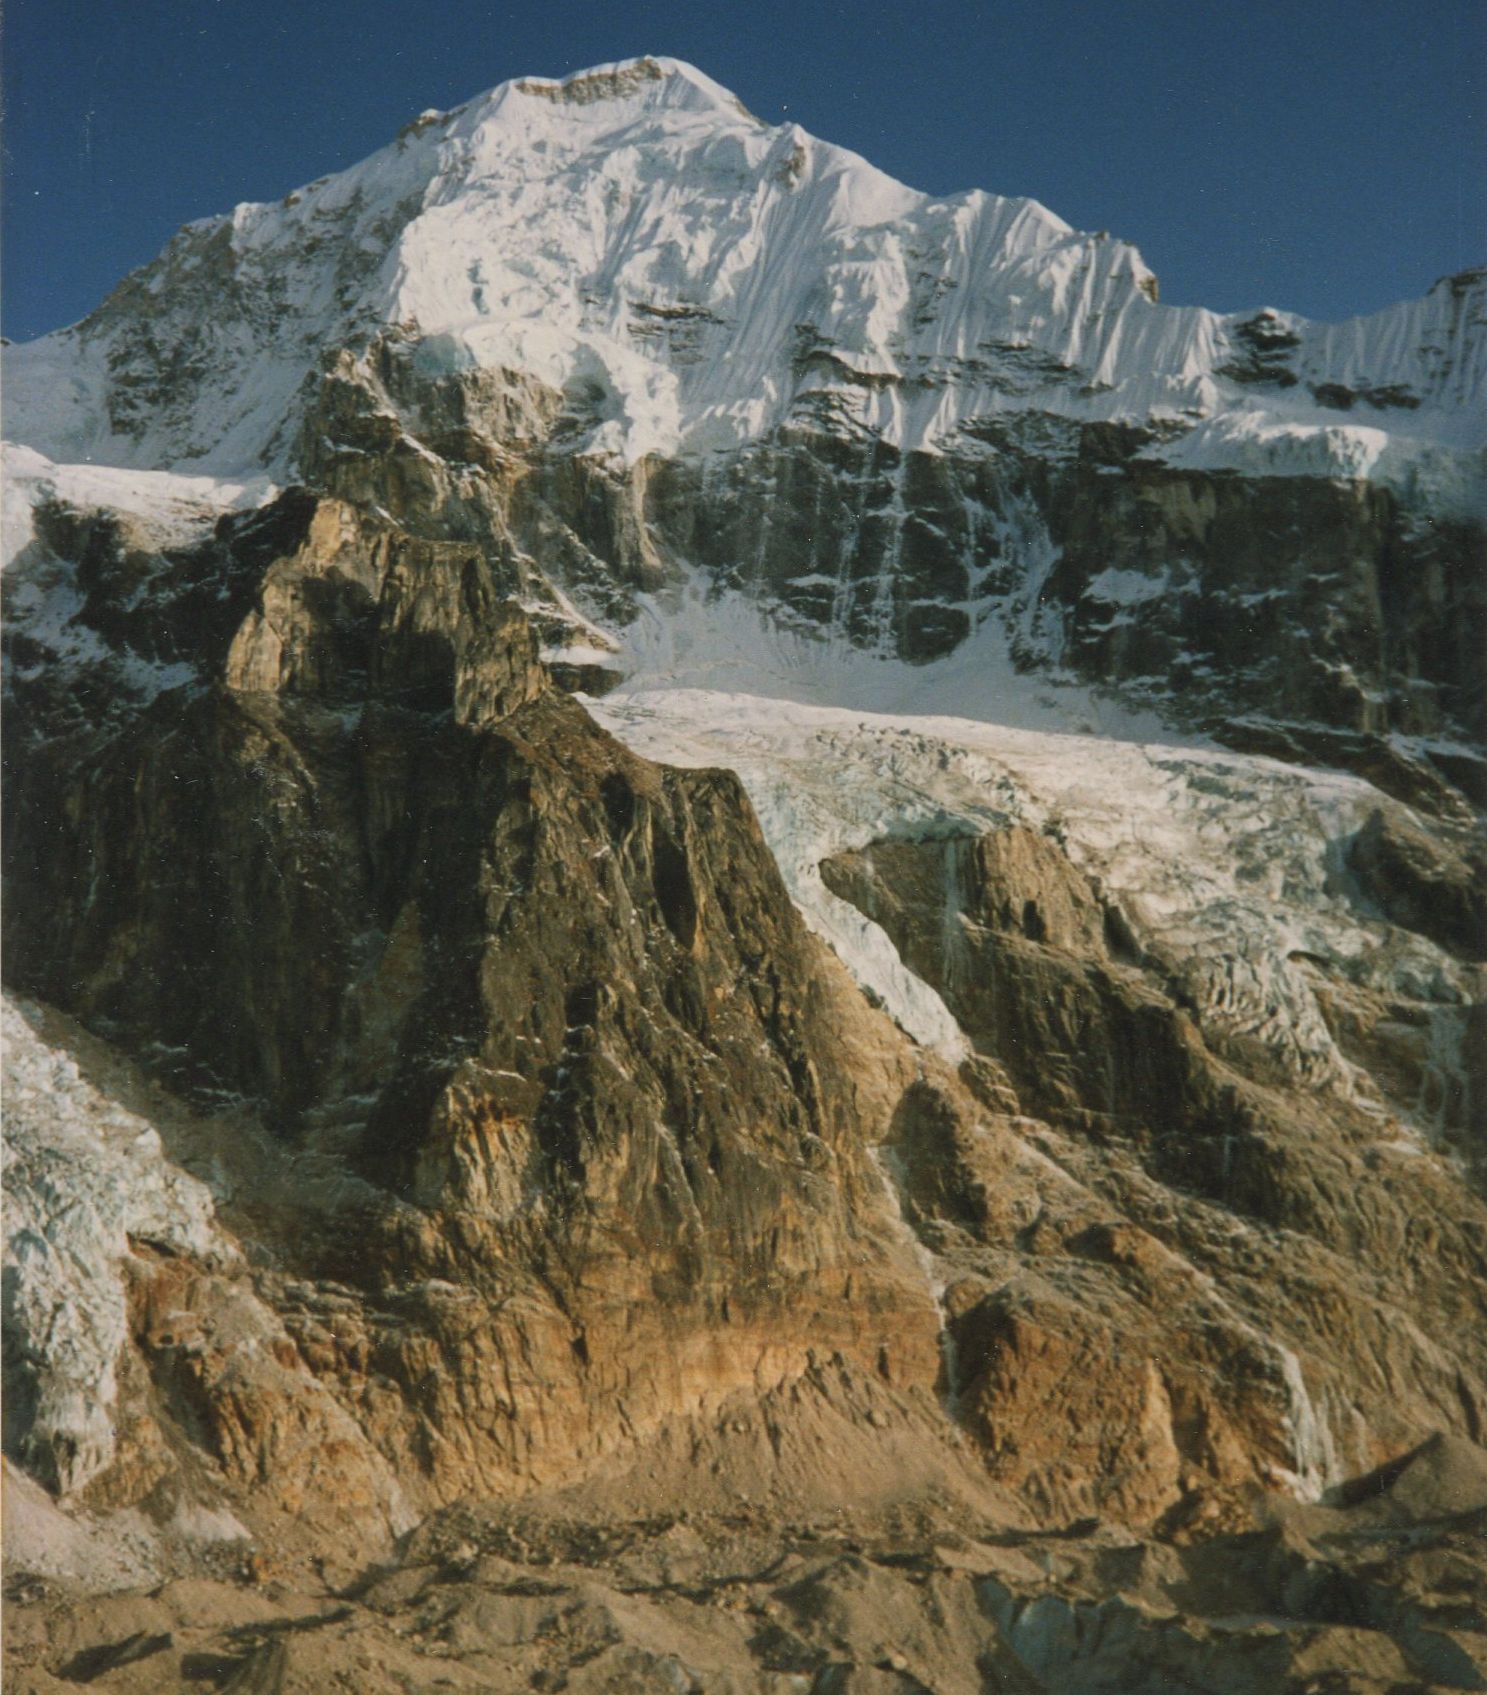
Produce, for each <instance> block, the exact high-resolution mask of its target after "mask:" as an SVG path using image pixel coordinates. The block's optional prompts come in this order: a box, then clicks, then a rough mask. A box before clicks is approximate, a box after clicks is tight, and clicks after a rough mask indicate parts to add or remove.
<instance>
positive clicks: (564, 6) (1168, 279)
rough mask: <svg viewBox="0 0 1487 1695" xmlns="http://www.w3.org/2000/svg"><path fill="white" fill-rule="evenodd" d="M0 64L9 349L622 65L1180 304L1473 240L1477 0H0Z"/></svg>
mask: <svg viewBox="0 0 1487 1695" xmlns="http://www.w3.org/2000/svg"><path fill="white" fill-rule="evenodd" d="M3 52H4V83H5V101H6V104H5V130H4V143H5V147H4V151H5V177H6V190H7V198H6V217H5V242H4V271H3V305H4V327H5V332H6V333H7V334H8V335H10V336H11V337H13V338H16V339H25V338H28V337H30V336H33V335H38V334H41V333H42V332H44V331H46V330H49V329H53V328H56V327H57V326H59V325H61V324H65V323H69V322H72V321H73V320H75V319H77V318H79V317H81V316H82V315H83V314H84V313H86V312H87V311H89V310H90V309H91V308H92V307H93V306H94V305H96V304H97V303H98V301H99V300H101V299H102V297H103V296H104V295H105V294H106V293H107V292H108V290H109V289H110V288H111V287H112V285H113V284H114V283H115V282H116V281H117V280H118V278H119V277H121V276H122V275H123V274H124V273H125V272H126V271H128V270H130V269H132V268H133V267H134V266H136V265H139V264H142V263H144V262H145V261H146V260H148V259H149V258H151V257H152V256H153V255H154V254H155V253H156V252H157V251H158V250H159V249H160V248H161V247H162V246H163V245H164V243H165V242H166V240H167V239H168V238H169V237H170V236H171V234H172V233H173V232H174V231H175V230H176V228H177V227H178V226H179V225H181V224H182V223H184V222H186V221H187V220H188V219H191V218H197V217H202V216H205V215H207V214H209V213H214V212H221V211H226V210H228V209H229V208H230V207H231V206H232V205H233V204H234V203H236V202H237V201H239V200H257V199H274V198H277V197H278V196H280V195H282V194H283V193H285V191H286V190H288V189H289V188H291V187H294V186H296V185H297V184H299V183H302V182H305V181H308V180H310V179H312V178H314V177H317V176H320V175H321V174H323V173H325V172H327V171H332V170H337V169H340V168H341V167H343V166H345V165H349V164H352V163H353V162H355V161H356V160H357V159H359V158H361V157H363V156H364V155H366V154H367V153H369V152H371V151H372V150H373V149H375V148H377V147H379V146H381V145H382V144H383V143H385V142H387V141H389V140H391V138H392V137H393V135H394V134H395V133H396V131H397V130H398V128H399V127H400V126H401V125H402V124H403V123H404V122H405V121H406V120H407V119H408V118H409V117H411V116H413V115H414V114H415V113H417V112H418V111H420V110H421V109H423V108H424V107H428V106H438V107H447V106H452V105H456V104H458V103H459V102H460V101H462V100H464V99H466V98H468V97H469V96H470V95H472V94H475V93H477V92H480V91H481V90H483V89H485V88H488V87H490V86H492V85H493V84H495V83H497V82H500V81H503V80H504V79H505V78H507V77H510V76H516V75H523V74H528V75H531V74H535V75H551V76H560V75H563V74H565V73H566V72H568V71H572V70H577V69H580V68H582V67H584V66H587V65H591V64H596V63H599V62H601V61H604V60H609V59H618V58H627V57H630V56H632V55H635V54H639V53H666V54H671V55H673V56H675V57H677V58H682V59H689V60H691V61H692V62H693V63H694V64H697V65H699V66H700V67H701V68H702V69H703V70H705V71H707V72H708V73H709V74H710V75H711V76H713V77H715V78H716V79H717V80H718V81H720V82H722V83H724V84H725V85H726V86H728V87H729V88H731V89H732V90H733V91H734V92H735V93H736V94H737V95H738V96H739V97H740V98H741V99H742V100H743V102H744V104H745V105H747V106H748V107H750V108H751V109H752V110H753V111H754V112H755V113H757V114H758V115H759V116H760V117H761V118H763V119H765V120H766V121H768V122H771V123H774V122H779V121H781V120H782V119H784V118H787V117H788V118H791V119H794V120H795V121H797V122H799V123H800V124H802V125H804V126H805V128H806V129H808V130H810V131H812V132H813V133H814V134H816V135H819V136H822V137H824V138H825V139H827V140H830V141H836V142H840V143H842V144H844V145H846V146H849V147H853V148H855V149H856V150H857V151H858V152H860V153H863V154H865V155H867V157H868V158H870V159H871V160H872V161H873V162H874V163H875V164H877V165H879V166H881V167H882V168H883V169H885V170H887V171H889V172H891V173H892V174H893V175H895V176H897V177H900V178H902V179H903V180H904V181H906V182H908V183H911V184H912V185H913V186H914V187H916V188H922V189H928V190H930V191H932V192H935V193H947V192H950V191H953V190H956V189H961V188H972V187H980V188H987V189H991V190H993V191H995V192H998V193H1003V194H1030V195H1033V196H1035V197H1036V198H1037V199H1039V200H1041V201H1043V202H1044V203H1045V204H1046V205H1048V206H1050V207H1052V209H1053V210H1054V211H1056V212H1058V213H1059V214H1060V215H1061V216H1063V217H1065V218H1067V219H1068V220H1069V221H1070V222H1071V223H1073V224H1075V225H1077V226H1079V227H1081V228H1086V229H1108V230H1110V231H1112V232H1113V233H1114V234H1116V235H1121V236H1125V237H1127V238H1128V239H1130V240H1132V241H1135V242H1136V243H1137V244H1138V246H1140V248H1141V249H1142V251H1143V253H1144V254H1145V256H1146V259H1147V261H1148V263H1150V264H1151V265H1152V267H1153V268H1154V269H1155V270H1156V272H1157V274H1158V276H1159V277H1160V278H1161V282H1162V289H1163V298H1164V299H1167V300H1172V301H1177V302H1180V303H1185V304H1202V305H1209V306H1214V307H1216V308H1219V309H1220V310H1234V309H1238V308H1241V307H1249V306H1258V305H1262V304H1269V305H1275V306H1282V307H1287V308H1290V309H1292V310H1295V311H1300V312H1304V313H1307V314H1308V315H1310V316H1313V317H1332V318H1335V317H1345V316H1348V315H1350V314H1352V313H1355V312H1364V311H1372V310H1373V309H1375V308H1377V307H1379V306H1384V305H1387V304H1388V303H1389V302H1390V301H1393V300H1398V299H1402V298H1405V297H1407V296H1410V295H1414V294H1418V293H1421V292H1422V291H1423V290H1424V289H1425V288H1427V287H1428V286H1429V284H1430V283H1431V282H1432V281H1434V279H1435V278H1436V277H1438V276H1440V275H1442V274H1443V273H1445V272H1447V271H1451V270H1458V269H1461V268H1462V267H1464V266H1466V265H1468V264H1474V263H1480V262H1481V261H1482V259H1483V257H1484V251H1487V239H1484V196H1483V189H1482V184H1483V182H1484V181H1487V127H1484V121H1483V105H1484V100H1483V82H1484V79H1487V0H980V3H976V0H909V3H902V0H900V3H895V4H886V3H883V0H856V3H854V4H843V3H838V0H752V3H745V4H733V5H729V6H727V7H722V6H715V5H711V4H709V3H708V0H629V3H626V0H572V3H564V0H522V3H520V4H514V5H513V4H492V3H489V0H486V3H482V0H6V5H5V16H4V35H3Z"/></svg>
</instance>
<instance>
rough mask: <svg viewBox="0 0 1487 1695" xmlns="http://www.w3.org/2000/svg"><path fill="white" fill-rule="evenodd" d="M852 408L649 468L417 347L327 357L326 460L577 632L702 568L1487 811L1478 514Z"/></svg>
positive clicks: (807, 401) (589, 403)
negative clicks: (520, 578) (471, 544)
mask: <svg viewBox="0 0 1487 1695" xmlns="http://www.w3.org/2000/svg"><path fill="white" fill-rule="evenodd" d="M832 403H833V393H832V392H829V391H827V390H823V391H821V392H819V393H817V392H815V391H807V392H806V393H804V394H803V396H802V398H801V400H800V401H799V403H798V405H797V408H796V416H795V417H794V418H793V419H792V421H791V422H790V423H788V424H786V425H785V426H783V427H782V428H781V429H779V430H778V431H776V432H774V433H773V434H772V435H771V436H769V437H768V438H766V439H764V440H762V441H760V442H758V443H755V444H753V445H750V446H747V447H743V448H734V449H729V450H728V451H725V452H714V453H706V454H700V455H683V456H674V457H663V456H656V455H653V456H651V457H649V458H645V459H641V460H639V461H637V462H635V463H633V464H629V465H624V464H622V463H620V462H619V461H618V460H613V459H605V458H602V457H593V456H587V455H584V454H582V453H576V452H575V451H574V446H575V443H576V442H577V441H579V440H581V439H582V437H583V435H584V433H586V432H587V431H589V430H590V429H592V427H593V426H594V423H595V421H596V419H597V418H598V417H599V416H600V415H601V414H602V407H603V405H604V404H605V401H604V396H603V393H602V392H601V391H598V390H595V391H594V392H593V393H588V392H586V391H584V389H583V387H582V385H570V388H569V389H568V390H566V391H564V392H562V393H559V392H558V391H556V390H553V389H550V388H547V387H545V386H543V385H542V384H540V383H537V382H535V381H534V380H533V379H532V378H530V377H528V376H524V375H521V374H519V373H516V372H506V371H490V370H481V371H464V372H457V373H453V374H449V373H440V372H438V371H437V369H436V368H433V362H432V361H431V360H430V359H429V357H427V356H426V355H425V354H424V353H423V351H422V344H421V343H419V342H418V341H417V340H416V338H413V337H411V336H408V335H405V334H402V333H400V332H396V331H394V332H388V333H387V334H386V335H384V336H383V337H381V338H379V339H378V340H377V341H376V342H374V343H373V344H372V346H371V347H370V348H369V349H368V350H367V351H366V352H364V353H363V354H361V355H360V356H353V355H352V354H350V353H342V354H340V355H338V356H336V358H335V359H333V360H331V361H329V363H328V369H327V372H326V374H325V375H324V376H323V378H322V379H321V385H320V388H319V391H318V399H317V400H316V402H315V403H314V405H312V407H311V410H310V414H309V419H308V422H307V424H306V426H305V428H304V431H303V433H302V437H301V469H302V474H303V475H304V476H305V477H306V479H307V480H308V481H310V482H311V483H312V484H314V485H315V486H317V487H323V488H326V489H328V490H330V491H331V492H333V493H335V494H337V495H340V496H342V497H344V498H346V499H349V500H352V501H354V502H357V503H359V504H361V505H362V506H363V507H364V508H365V509H370V508H371V507H373V506H376V507H380V508H382V509H384V510H386V511H388V512H390V513H391V514H392V515H393V516H394V517H395V518H397V519H398V520H399V522H401V523H404V524H406V525H408V526H410V527H412V528H414V529H417V530H422V531H425V532H426V533H428V534H431V535H442V536H463V537H466V538H469V539H478V540H481V541H483V542H484V543H486V544H487V545H489V546H491V547H493V548H494V549H495V551H496V552H498V553H499V554H501V555H502V556H503V557H506V558H507V559H509V560H511V561H513V563H514V565H515V568H516V569H517V571H518V574H521V575H524V577H525V579H526V581H527V584H528V592H529V593H531V594H532V595H534V596H535V598H536V599H537V600H538V601H543V602H546V612H545V613H544V616H545V617H546V618H547V619H548V621H549V624H550V628H551V631H552V633H553V634H554V635H555V636H557V635H560V634H561V630H562V627H563V623H564V614H563V611H562V608H561V606H560V604H559V598H560V597H557V596H554V595H553V594H552V592H551V588H550V587H548V588H543V587H542V586H541V585H543V584H557V585H560V586H561V588H562V589H563V590H565V591H566V592H567V593H568V594H570V595H571V596H573V597H574V598H575V599H576V600H577V602H578V604H579V606H580V607H581V608H583V609H585V610H586V611H587V612H588V613H590V614H592V615H593V616H594V617H596V618H597V619H599V620H600V621H601V622H608V623H609V624H610V625H611V626H612V627H615V626H618V625H621V624H623V623H625V622H627V621H628V619H629V618H630V617H631V616H633V608H634V598H633V597H634V595H635V593H636V592H637V591H642V590H648V589H654V588H657V587H659V586H660V585H662V584H663V583H664V582H665V581H667V580H668V577H670V576H671V575H673V574H674V573H675V571H676V570H677V569H678V568H679V567H682V566H693V567H697V568H699V569H700V570H701V571H702V572H703V573H704V577H705V580H708V581H711V582H714V583H716V584H719V585H723V586H727V587H732V588H737V589H741V590H743V591H745V592H746V593H748V594H750V595H751V596H753V597H754V598H756V599H757V600H758V601H759V602H760V603H761V604H762V605H763V606H765V607H766V608H768V609H769V610H770V611H771V612H773V613H774V614H775V615H776V616H778V617H780V618H782V619H783V620H784V621H785V622H786V623H787V624H788V625H790V626H791V627H794V628H796V629H799V630H802V631H805V632H808V633H817V634H821V635H844V636H845V637H846V638H847V639H848V640H850V641H851V642H853V643H854V644H856V645H858V646H860V647H864V648H867V649H871V650H874V651H877V652H880V653H885V654H892V655H897V656H901V657H903V658H906V659H908V660H910V661H914V662H924V661H929V660H933V659H936V658H940V657H943V656H945V655H947V654H949V653H951V652H953V651H954V650H955V649H956V648H957V647H958V646H959V645H960V644H961V643H962V642H964V641H965V640H966V639H967V638H968V637H969V636H971V635H972V634H973V633H974V632H975V630H976V629H977V628H979V627H980V625H981V624H982V622H983V621H984V620H985V619H987V618H991V619H993V620H995V621H996V622H997V623H999V624H1000V625H1001V626H1003V627H1004V629H1005V631H1006V633H1007V635H1008V638H1009V640H1010V642H1011V646H1012V651H1013V654H1014V656H1015V657H1016V659H1017V660H1018V662H1019V663H1020V664H1023V665H1025V666H1027V667H1029V668H1050V667H1051V668H1054V669H1057V670H1060V671H1062V672H1064V673H1066V674H1073V675H1075V676H1077V677H1079V678H1081V679H1083V680H1085V681H1088V682H1094V683H1100V684H1108V685H1111V686H1114V687H1118V688H1120V689H1122V690H1124V691H1126V692H1128V693H1130V694H1132V695H1134V696H1136V697H1139V698H1140V699H1142V700H1145V701H1148V702H1151V703H1153V704H1155V705H1158V706H1159V707H1161V708H1162V709H1163V710H1165V711H1166V712H1168V713H1169V714H1171V715H1173V716H1174V717H1176V718H1177V719H1178V720H1179V721H1182V722H1186V723H1189V724H1194V725H1198V726H1201V727H1204V728H1207V729H1209V730H1212V731H1214V732H1216V733H1218V734H1220V735H1222V736H1223V737H1224V738H1225V739H1228V740H1231V741H1233V742H1234V743H1236V745H1243V746H1246V747H1249V748H1252V749H1253V750H1255V751H1259V752H1265V753H1273V754H1276V755H1277V756H1279V757H1282V758H1293V759H1303V760H1309V761H1320V762H1322V763H1331V764H1338V765H1345V766H1348V767H1351V768H1354V769H1358V770H1360V771H1362V772H1363V773H1364V774H1366V775H1368V776H1369V777H1370V778H1371V779H1372V780H1374V781H1375V782H1377V783H1379V784H1380V786H1381V787H1384V788H1385V789H1386V790H1389V791H1390V792H1393V793H1396V794H1398V795H1400V796H1401V798H1405V799H1408V800H1410V801H1411V802H1412V803H1417V804H1426V805H1428V806H1431V807H1432V808H1434V809H1436V810H1440V809H1445V810H1448V811H1451V810H1459V808H1460V805H1461V802H1460V798H1459V794H1458V793H1457V791H1459V790H1463V789H1464V790H1465V791H1466V792H1467V793H1468V794H1469V795H1471V796H1473V797H1474V798H1475V799H1476V800H1477V801H1479V802H1480V800H1481V798H1482V796H1483V795H1484V794H1487V763H1484V761H1483V758H1482V757H1481V755H1480V747H1481V743H1482V739H1483V736H1484V734H1487V722H1484V719H1483V713H1484V710H1487V706H1484V698H1483V692H1482V690H1483V683H1482V669H1481V661H1480V656H1481V653H1482V652H1483V651H1484V649H1487V588H1484V583H1487V573H1484V571H1483V569H1482V564H1483V560H1484V558H1487V543H1484V537H1483V533H1482V530H1481V526H1480V524H1479V523H1477V522H1475V521H1474V520H1472V519H1469V518H1465V517H1460V518H1446V517H1440V516H1422V515H1421V513H1419V512H1417V511H1416V510H1415V509H1414V507H1413V506H1412V505H1410V504H1409V502H1408V501H1402V500H1401V497H1400V496H1399V495H1398V494H1397V493H1395V492H1394V491H1392V490H1391V489H1389V488H1387V487H1385V486H1383V485H1381V484H1376V483H1371V482H1368V481H1365V480H1346V479H1332V478H1324V477H1315V476H1268V477H1267V476H1247V475H1241V474H1238V473H1236V472H1233V471H1204V470H1194V469H1187V468H1182V467H1177V466H1173V465H1169V464H1164V463H1161V462H1158V461H1156V460H1154V459H1147V458H1143V457H1142V454H1143V451H1144V450H1146V449H1149V448H1153V447H1159V446H1160V445H1161V441H1162V439H1163V438H1162V437H1161V436H1160V435H1159V433H1158V432H1157V431H1155V430H1154V429H1151V428H1146V429H1140V428H1136V427H1133V426H1125V425H1113V424H1095V423H1084V424H1079V423H1075V422H1072V421H1070V420H1067V419H1060V418H1057V417H1054V416H1051V415H1046V414H1041V413H1037V412H1030V413H1019V414H1016V415H1015V416H1014V415H1009V416H1007V417H1005V418H1002V417H989V418H987V419H985V420H981V421H976V420H972V421H971V422H969V423H967V424H966V425H964V426H963V427H962V428H961V429H960V430H959V432H958V433H957V434H956V436H955V437H954V438H952V439H951V440H949V441H947V442H946V443H945V444H943V446H942V449H941V450H940V451H937V452H933V453H931V452H922V451H912V452H902V451H900V450H899V449H897V448H895V447H893V446H892V445H890V444H888V443H887V442H885V441H883V440H882V439H881V438H880V437H878V436H876V435H874V434H872V433H871V432H868V431H866V430H864V429H862V428H860V427H857V426H855V425H853V424H852V423H851V421H850V418H849V417H848V416H847V414H845V413H840V408H839V407H838V408H835V409H834V407H833V404H832ZM596 408H598V409H599V410H596ZM839 413H840V415H839ZM539 560H540V562H541V563H540V567H539V565H538V564H537V561H539ZM544 627H545V628H546V627H547V626H544ZM1401 737H1405V738H1409V737H1421V738H1427V739H1430V740H1433V741H1434V742H1435V743H1437V744H1439V745H1438V746H1436V747H1435V748H1434V750H1433V751H1432V752H1430V753H1428V754H1426V753H1422V752H1419V751H1414V752H1411V751H1410V750H1408V749H1407V748H1404V747H1402V746H1401V744H1400V741H1399V738H1401ZM1473 747H1475V748H1476V749H1477V750H1478V751H1476V752H1473Z"/></svg>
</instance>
